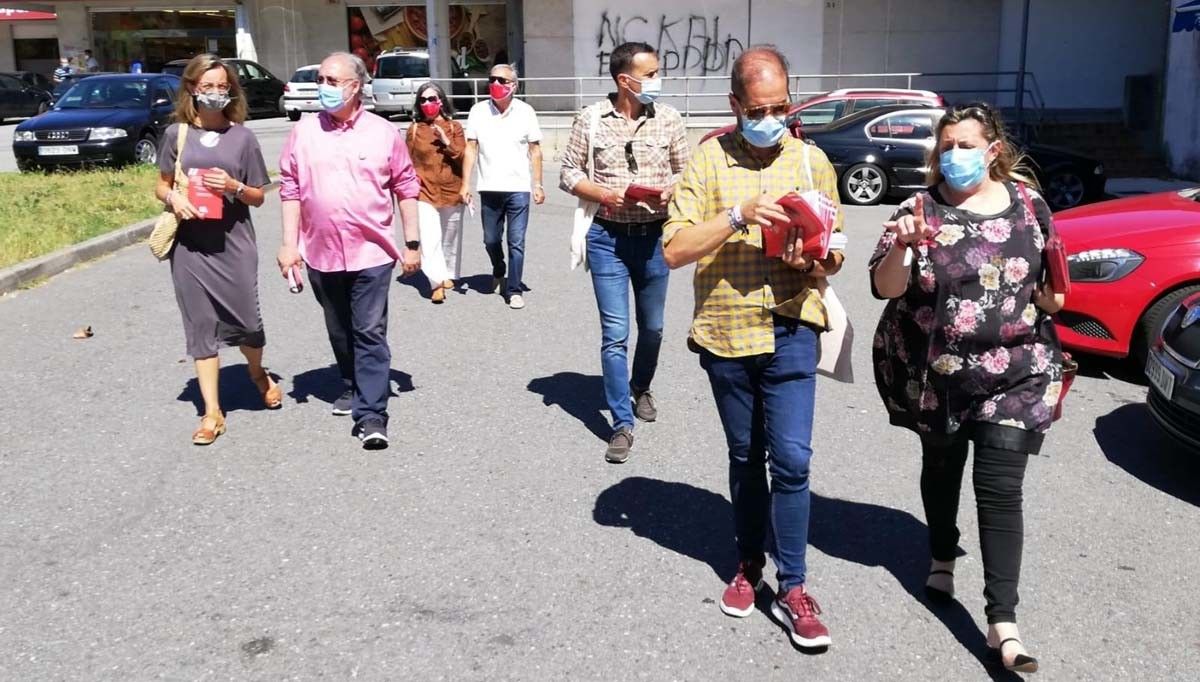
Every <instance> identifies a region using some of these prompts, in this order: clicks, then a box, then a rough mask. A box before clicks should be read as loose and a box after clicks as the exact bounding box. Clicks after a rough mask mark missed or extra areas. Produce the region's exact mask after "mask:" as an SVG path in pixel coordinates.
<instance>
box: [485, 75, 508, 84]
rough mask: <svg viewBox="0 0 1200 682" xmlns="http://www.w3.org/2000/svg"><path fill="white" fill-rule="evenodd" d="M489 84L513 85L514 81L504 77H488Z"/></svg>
mask: <svg viewBox="0 0 1200 682" xmlns="http://www.w3.org/2000/svg"><path fill="white" fill-rule="evenodd" d="M488 82H489V83H500V84H501V85H512V81H511V80H509V79H507V78H505V77H504V76H488Z"/></svg>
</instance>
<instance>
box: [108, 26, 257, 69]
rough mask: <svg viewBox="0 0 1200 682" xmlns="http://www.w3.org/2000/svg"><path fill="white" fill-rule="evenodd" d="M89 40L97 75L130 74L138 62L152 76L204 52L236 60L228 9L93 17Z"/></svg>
mask: <svg viewBox="0 0 1200 682" xmlns="http://www.w3.org/2000/svg"><path fill="white" fill-rule="evenodd" d="M92 37H93V41H94V43H95V46H94V53H95V56H96V59H97V60H98V61H99V62H100V70H101V71H129V69H130V66H131V65H132V64H133V62H135V61H137V62H141V64H142V70H143V71H145V72H147V73H155V72H159V71H162V67H163V65H165V64H166V63H167V62H170V61H172V60H175V59H189V58H191V57H194V56H195V55H197V54H201V53H203V52H212V53H216V54H217V55H219V56H222V57H236V56H237V54H236V52H237V31H236V26H235V20H234V11H233V10H178V11H174V10H166V11H161V12H153V11H147V12H95V13H93V14H92Z"/></svg>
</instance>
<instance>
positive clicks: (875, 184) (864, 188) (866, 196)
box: [846, 166, 883, 204]
mask: <svg viewBox="0 0 1200 682" xmlns="http://www.w3.org/2000/svg"><path fill="white" fill-rule="evenodd" d="M846 186H847V189H849V190H850V196H852V197H854V199H855V201H857V202H859V203H863V204H870V203H873V202H874V201H875V200H877V199H878V198H879V195H880V194H882V193H883V174H882V173H880V172H879V170H878V169H876V168H873V167H871V166H862V167H861V168H856V169H854V170H853V171H852V172H851V173H850V177H849V179H848V180H847V181H846Z"/></svg>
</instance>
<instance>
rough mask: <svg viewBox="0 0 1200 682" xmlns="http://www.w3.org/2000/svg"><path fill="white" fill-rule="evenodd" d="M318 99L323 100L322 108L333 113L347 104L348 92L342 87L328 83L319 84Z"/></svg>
mask: <svg viewBox="0 0 1200 682" xmlns="http://www.w3.org/2000/svg"><path fill="white" fill-rule="evenodd" d="M317 99H318V100H320V102H321V108H322V109H324V110H325V111H327V112H329V113H331V114H332V113H333V112H335V111H340V110H341V108H342V107H344V106H346V93H344V92H342V89H341V88H340V87H338V86H335V85H329V84H327V83H322V84H320V85H318V86H317Z"/></svg>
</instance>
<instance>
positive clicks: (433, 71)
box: [425, 0, 454, 79]
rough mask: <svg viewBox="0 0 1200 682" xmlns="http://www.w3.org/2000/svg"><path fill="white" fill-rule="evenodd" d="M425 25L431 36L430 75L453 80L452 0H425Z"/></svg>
mask: <svg viewBox="0 0 1200 682" xmlns="http://www.w3.org/2000/svg"><path fill="white" fill-rule="evenodd" d="M425 24H426V30H427V31H428V34H429V75H430V76H431V77H432V78H435V79H444V78H451V77H453V75H454V71H453V69H452V68H451V62H450V0H425Z"/></svg>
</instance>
